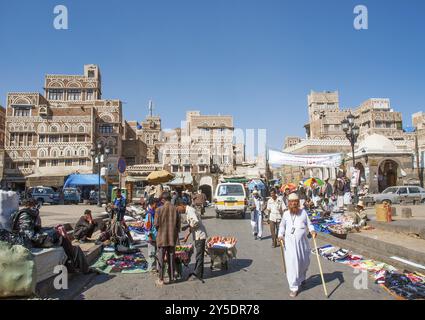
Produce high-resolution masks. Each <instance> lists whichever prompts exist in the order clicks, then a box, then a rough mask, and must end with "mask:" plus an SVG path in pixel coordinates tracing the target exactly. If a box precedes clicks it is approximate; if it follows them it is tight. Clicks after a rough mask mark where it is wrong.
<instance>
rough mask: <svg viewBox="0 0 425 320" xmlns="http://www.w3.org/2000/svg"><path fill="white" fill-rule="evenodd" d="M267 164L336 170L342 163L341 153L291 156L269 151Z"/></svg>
mask: <svg viewBox="0 0 425 320" xmlns="http://www.w3.org/2000/svg"><path fill="white" fill-rule="evenodd" d="M269 163H270V164H271V165H276V166H282V165H286V166H295V167H308V168H312V167H314V168H318V167H319V168H337V167H339V166H340V165H341V163H342V154H341V153H330V154H315V155H308V154H291V153H284V152H279V151H275V150H269Z"/></svg>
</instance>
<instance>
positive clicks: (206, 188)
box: [199, 184, 212, 202]
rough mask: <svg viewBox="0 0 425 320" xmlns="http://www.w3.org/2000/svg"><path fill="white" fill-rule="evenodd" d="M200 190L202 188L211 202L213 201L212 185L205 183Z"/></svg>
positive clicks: (200, 188)
mask: <svg viewBox="0 0 425 320" xmlns="http://www.w3.org/2000/svg"><path fill="white" fill-rule="evenodd" d="M199 190H201V191H202V192H203V193H204V194H205V195H206V196H207V199H208V201H209V202H211V199H212V188H211V186H209V185H207V184H204V185H202V186H200V187H199Z"/></svg>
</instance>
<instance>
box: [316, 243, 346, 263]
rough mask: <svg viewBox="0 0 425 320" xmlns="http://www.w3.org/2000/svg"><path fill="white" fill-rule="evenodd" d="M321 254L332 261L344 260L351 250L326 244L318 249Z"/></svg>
mask: <svg viewBox="0 0 425 320" xmlns="http://www.w3.org/2000/svg"><path fill="white" fill-rule="evenodd" d="M318 250H319V254H320V255H321V256H322V257H324V258H326V259H328V260H330V261H339V260H344V259H345V258H347V257H348V255H349V251H348V250H347V249H340V248H337V247H334V246H325V247H321V248H319V249H318Z"/></svg>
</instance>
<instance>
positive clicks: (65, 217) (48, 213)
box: [40, 204, 106, 227]
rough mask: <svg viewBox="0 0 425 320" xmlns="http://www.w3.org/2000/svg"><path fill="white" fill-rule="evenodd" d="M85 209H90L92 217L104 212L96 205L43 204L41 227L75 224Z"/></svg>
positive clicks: (103, 209)
mask: <svg viewBox="0 0 425 320" xmlns="http://www.w3.org/2000/svg"><path fill="white" fill-rule="evenodd" d="M86 209H90V210H91V211H92V214H93V218H94V219H96V218H97V217H99V216H102V215H104V214H106V212H105V208H101V207H98V206H96V205H84V204H79V205H74V204H69V205H49V204H46V205H43V206H42V207H41V209H40V217H41V224H42V226H43V227H54V226H56V225H58V224H66V223H70V224H75V223H77V221H78V219H79V218H80V217H81V216H82V215H83V213H84V211H85V210H86Z"/></svg>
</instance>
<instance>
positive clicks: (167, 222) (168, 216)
mask: <svg viewBox="0 0 425 320" xmlns="http://www.w3.org/2000/svg"><path fill="white" fill-rule="evenodd" d="M161 198H162V202H163V205H162V206H161V207H160V208H158V209H157V212H156V214H155V219H154V225H155V227H156V229H157V231H158V234H157V237H156V244H157V247H158V260H159V279H158V281H157V285H163V284H164V267H163V266H164V259H165V257H166V261H167V263H168V277H169V283H171V282H173V281H174V270H175V265H174V259H175V255H174V254H175V249H176V244H177V241H178V239H179V232H180V214H178V213H177V210H176V207H175V206H174V205H172V204H171V202H170V201H171V195H170V193H168V192H164V193H163V194H162V197H161Z"/></svg>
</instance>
